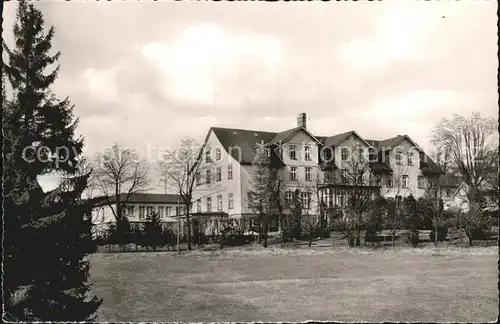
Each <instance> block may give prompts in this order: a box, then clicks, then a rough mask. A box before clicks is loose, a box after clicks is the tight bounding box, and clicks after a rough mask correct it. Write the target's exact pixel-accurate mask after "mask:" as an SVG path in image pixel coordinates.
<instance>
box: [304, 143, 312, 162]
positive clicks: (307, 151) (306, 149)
mask: <svg viewBox="0 0 500 324" xmlns="http://www.w3.org/2000/svg"><path fill="white" fill-rule="evenodd" d="M304 158H305V159H306V161H310V160H311V147H310V146H309V145H306V146H305V147H304Z"/></svg>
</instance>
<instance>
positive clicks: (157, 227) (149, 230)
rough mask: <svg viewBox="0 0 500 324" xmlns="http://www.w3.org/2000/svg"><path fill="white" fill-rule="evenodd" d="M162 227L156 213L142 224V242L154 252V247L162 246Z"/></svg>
mask: <svg viewBox="0 0 500 324" xmlns="http://www.w3.org/2000/svg"><path fill="white" fill-rule="evenodd" d="M162 230H163V229H162V227H161V223H160V217H158V213H152V214H151V215H149V216H148V221H147V222H146V223H145V224H144V240H145V244H146V246H148V247H152V248H153V251H156V247H157V246H160V245H162V239H163V238H162Z"/></svg>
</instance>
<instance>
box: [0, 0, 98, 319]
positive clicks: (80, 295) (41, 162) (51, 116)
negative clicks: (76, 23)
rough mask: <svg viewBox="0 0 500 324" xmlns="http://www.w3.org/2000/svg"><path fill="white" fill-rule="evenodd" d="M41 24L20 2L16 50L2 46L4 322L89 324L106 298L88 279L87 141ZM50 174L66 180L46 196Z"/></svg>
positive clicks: (90, 242)
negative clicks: (58, 90) (59, 87)
mask: <svg viewBox="0 0 500 324" xmlns="http://www.w3.org/2000/svg"><path fill="white" fill-rule="evenodd" d="M44 25H45V23H44V19H43V16H42V14H41V12H40V11H39V10H37V9H36V8H35V6H34V5H33V4H28V3H27V2H26V1H21V2H19V7H18V10H17V16H16V21H15V23H14V28H13V32H14V47H13V48H9V47H8V46H7V44H5V42H4V43H2V47H3V50H4V51H5V52H6V54H7V63H4V64H3V68H4V70H5V73H6V76H7V78H8V81H9V83H10V85H11V88H12V93H11V94H12V97H11V98H9V100H5V101H4V103H3V104H2V111H3V118H4V120H3V133H4V143H3V153H4V163H5V164H4V170H3V171H4V172H3V176H4V178H3V180H4V188H3V189H4V204H3V208H4V218H3V219H4V237H3V248H4V251H3V252H4V260H3V261H4V262H3V270H4V272H3V279H4V280H3V298H4V320H14V321H83V320H92V319H93V318H94V317H95V312H96V310H97V308H98V307H99V305H100V304H101V302H102V300H100V299H98V298H97V297H96V296H94V295H93V294H92V293H91V291H90V290H91V285H90V283H89V282H88V276H89V261H88V260H86V256H88V255H89V254H90V253H92V252H94V251H95V249H96V246H95V244H94V242H93V240H92V236H91V219H90V218H91V216H90V214H91V207H92V206H90V204H89V203H88V202H87V201H85V200H83V199H81V197H82V192H83V191H84V190H85V188H86V187H87V182H88V178H89V176H90V175H89V174H88V173H87V174H84V175H78V174H77V171H78V162H79V160H81V152H82V147H83V140H82V139H81V138H75V134H74V132H75V128H76V127H77V124H78V120H77V119H75V118H74V116H73V106H72V105H71V104H70V102H69V100H68V99H67V98H66V99H64V100H58V99H57V98H56V96H55V95H54V94H53V93H52V92H51V91H50V86H51V85H52V83H53V82H54V81H55V80H56V78H57V74H58V70H59V67H58V66H56V67H55V68H53V67H54V64H56V63H57V60H58V58H59V56H60V53H56V54H54V55H52V54H51V53H50V51H51V42H52V38H53V36H54V29H53V28H49V30H48V31H47V32H45V31H44ZM51 68H53V69H52V72H48V71H49V70H50V69H51ZM4 99H5V98H4ZM46 174H56V175H60V176H61V178H62V179H64V181H63V183H61V184H60V185H59V187H58V188H56V189H54V190H52V191H48V192H44V191H43V190H42V188H41V187H40V185H39V183H38V181H37V179H38V177H39V176H42V175H46Z"/></svg>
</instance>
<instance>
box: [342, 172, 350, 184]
mask: <svg viewBox="0 0 500 324" xmlns="http://www.w3.org/2000/svg"><path fill="white" fill-rule="evenodd" d="M348 177H349V173H348V171H347V170H346V169H344V170H342V173H341V180H342V182H343V183H347V182H348Z"/></svg>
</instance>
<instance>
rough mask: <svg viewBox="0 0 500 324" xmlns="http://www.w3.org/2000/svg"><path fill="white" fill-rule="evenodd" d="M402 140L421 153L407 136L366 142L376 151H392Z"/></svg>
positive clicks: (418, 147)
mask: <svg viewBox="0 0 500 324" xmlns="http://www.w3.org/2000/svg"><path fill="white" fill-rule="evenodd" d="M404 139H407V140H409V141H410V142H411V143H412V144H413V145H414V146H415V147H416V148H417V149H418V150H420V151H421V152H423V150H422V149H421V148H420V146H418V144H417V143H415V141H413V140H412V139H411V138H410V136H408V135H406V134H405V135H398V136H395V137H391V138H388V139H384V140H366V142H368V143H369V144H370V145H372V146H374V147H376V148H377V149H378V150H381V149H385V150H392V149H393V148H394V147H396V146H398V145H399V143H401V142H402V141H403V140H404Z"/></svg>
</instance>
